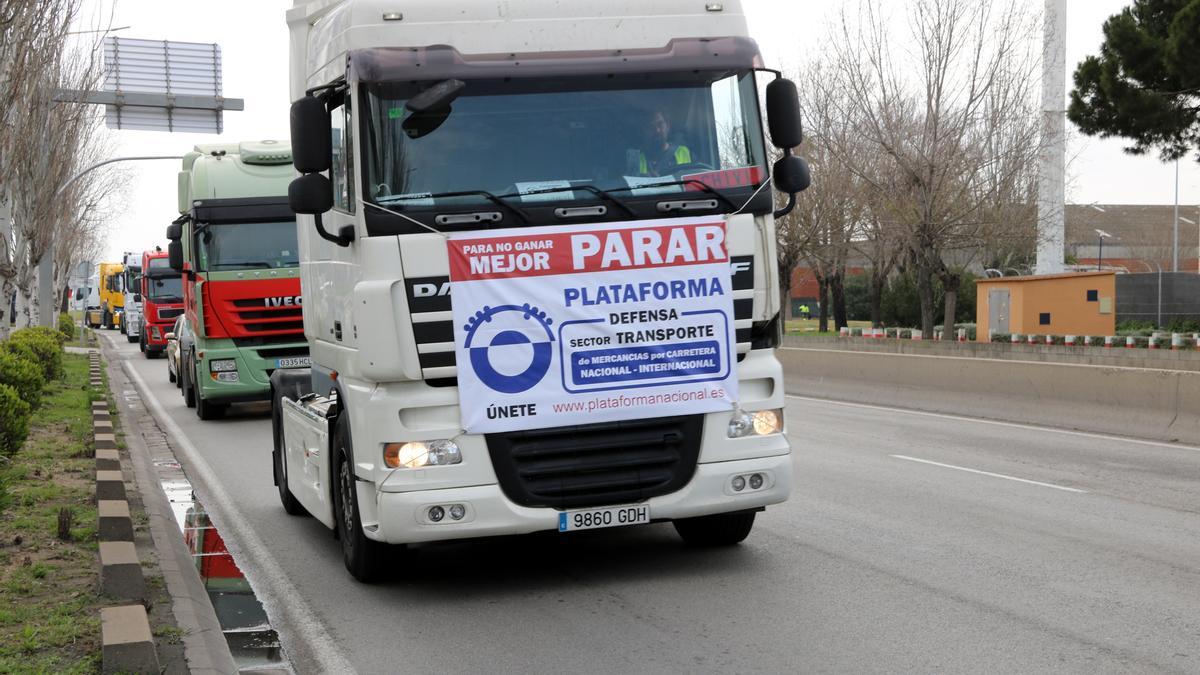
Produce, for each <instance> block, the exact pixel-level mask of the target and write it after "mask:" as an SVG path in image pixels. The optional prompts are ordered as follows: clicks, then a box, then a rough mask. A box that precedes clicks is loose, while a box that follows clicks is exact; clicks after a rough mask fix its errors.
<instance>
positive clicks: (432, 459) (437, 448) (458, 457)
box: [383, 439, 462, 469]
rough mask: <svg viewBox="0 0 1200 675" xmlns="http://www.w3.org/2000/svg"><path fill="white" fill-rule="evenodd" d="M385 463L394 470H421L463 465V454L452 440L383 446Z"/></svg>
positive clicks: (410, 442)
mask: <svg viewBox="0 0 1200 675" xmlns="http://www.w3.org/2000/svg"><path fill="white" fill-rule="evenodd" d="M383 463H384V464H386V465H388V466H389V467H391V468H393V469H398V468H405V469H419V468H421V467H423V466H446V465H447V464H460V463H462V453H461V452H460V451H459V449H458V445H457V444H456V443H455V442H454V441H451V440H446V439H439V440H436V441H409V442H407V443H388V444H386V445H384V446H383Z"/></svg>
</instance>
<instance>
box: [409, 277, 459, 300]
mask: <svg viewBox="0 0 1200 675" xmlns="http://www.w3.org/2000/svg"><path fill="white" fill-rule="evenodd" d="M443 295H450V282H449V281H445V282H442V283H441V284H413V297H414V298H432V297H434V296H439V297H440V296H443Z"/></svg>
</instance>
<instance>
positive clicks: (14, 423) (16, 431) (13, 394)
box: [0, 384, 31, 457]
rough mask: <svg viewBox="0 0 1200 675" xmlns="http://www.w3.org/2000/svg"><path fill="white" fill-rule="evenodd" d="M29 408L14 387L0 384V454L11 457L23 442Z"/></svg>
mask: <svg viewBox="0 0 1200 675" xmlns="http://www.w3.org/2000/svg"><path fill="white" fill-rule="evenodd" d="M30 410H31V408H30V407H29V404H28V403H26V402H25V401H23V400H21V395H20V394H18V393H17V390H16V389H13V388H12V387H10V386H8V385H7V384H0V455H3V456H5V457H11V456H12V455H13V453H15V452H16V451H17V449H18V448H20V447H21V444H22V443H24V442H25V437H26V436H27V435H28V434H29V414H30Z"/></svg>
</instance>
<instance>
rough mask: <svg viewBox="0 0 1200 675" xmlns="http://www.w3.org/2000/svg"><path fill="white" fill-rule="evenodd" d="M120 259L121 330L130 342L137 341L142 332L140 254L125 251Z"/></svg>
mask: <svg viewBox="0 0 1200 675" xmlns="http://www.w3.org/2000/svg"><path fill="white" fill-rule="evenodd" d="M121 261H122V262H123V263H124V264H125V272H124V284H123V285H124V288H125V309H124V313H123V314H122V315H121V332H122V333H124V334H125V337H126V339H128V340H129V341H130V342H138V340H139V338H140V337H141V334H142V291H141V289H142V283H141V278H142V254H141V252H137V253H135V252H132V251H126V252H125V254H124V255H123V256H122V258H121Z"/></svg>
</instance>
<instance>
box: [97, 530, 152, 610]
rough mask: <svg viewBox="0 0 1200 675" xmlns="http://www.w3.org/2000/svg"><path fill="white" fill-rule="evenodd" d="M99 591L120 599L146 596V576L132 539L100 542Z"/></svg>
mask: <svg viewBox="0 0 1200 675" xmlns="http://www.w3.org/2000/svg"><path fill="white" fill-rule="evenodd" d="M100 592H101V593H102V594H104V595H107V596H109V597H113V598H120V599H122V600H144V599H145V598H146V578H145V577H144V576H142V564H141V563H140V562H138V555H137V549H136V548H134V546H133V542H132V541H102V542H100Z"/></svg>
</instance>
